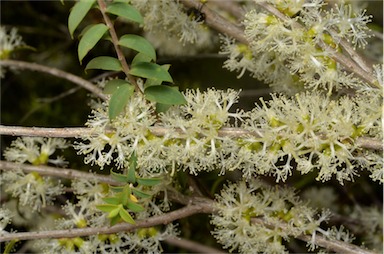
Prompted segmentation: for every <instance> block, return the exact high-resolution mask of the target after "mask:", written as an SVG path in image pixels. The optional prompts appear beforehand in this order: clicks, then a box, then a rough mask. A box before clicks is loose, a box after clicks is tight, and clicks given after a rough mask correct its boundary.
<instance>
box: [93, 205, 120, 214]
mask: <svg viewBox="0 0 384 254" xmlns="http://www.w3.org/2000/svg"><path fill="white" fill-rule="evenodd" d="M117 207H118V206H117V205H108V204H102V205H97V206H96V208H97V209H99V210H101V211H103V212H107V213H109V212H111V211H112V210H114V209H116V208H117Z"/></svg>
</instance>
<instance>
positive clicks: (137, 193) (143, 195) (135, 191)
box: [132, 188, 152, 198]
mask: <svg viewBox="0 0 384 254" xmlns="http://www.w3.org/2000/svg"><path fill="white" fill-rule="evenodd" d="M132 193H133V194H134V195H135V196H137V197H139V198H150V197H152V195H150V194H148V193H145V192H143V191H140V190H138V189H135V188H132Z"/></svg>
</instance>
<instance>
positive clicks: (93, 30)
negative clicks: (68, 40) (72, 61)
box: [78, 24, 108, 63]
mask: <svg viewBox="0 0 384 254" xmlns="http://www.w3.org/2000/svg"><path fill="white" fill-rule="evenodd" d="M107 30H108V27H107V26H106V25H104V24H95V25H92V26H91V27H90V28H88V29H87V31H86V32H85V33H84V35H83V37H81V39H80V42H79V47H78V55H79V60H80V63H81V61H82V60H83V58H84V57H85V56H86V55H87V54H88V52H89V51H90V50H91V49H92V48H93V47H94V46H95V45H96V43H97V42H98V41H99V40H100V39H101V37H103V35H104V34H105V32H106V31H107Z"/></svg>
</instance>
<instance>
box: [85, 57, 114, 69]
mask: <svg viewBox="0 0 384 254" xmlns="http://www.w3.org/2000/svg"><path fill="white" fill-rule="evenodd" d="M85 69H86V70H89V69H101V70H107V71H121V64H120V62H119V60H117V59H116V58H114V57H110V56H98V57H95V58H93V59H92V60H91V61H89V63H88V64H87V66H86V67H85Z"/></svg>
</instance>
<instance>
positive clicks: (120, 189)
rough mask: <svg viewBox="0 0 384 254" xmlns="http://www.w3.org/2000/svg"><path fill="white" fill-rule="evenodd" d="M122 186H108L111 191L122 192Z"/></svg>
mask: <svg viewBox="0 0 384 254" xmlns="http://www.w3.org/2000/svg"><path fill="white" fill-rule="evenodd" d="M123 188H124V187H122V186H109V189H110V190H111V191H113V192H122V191H123Z"/></svg>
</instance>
